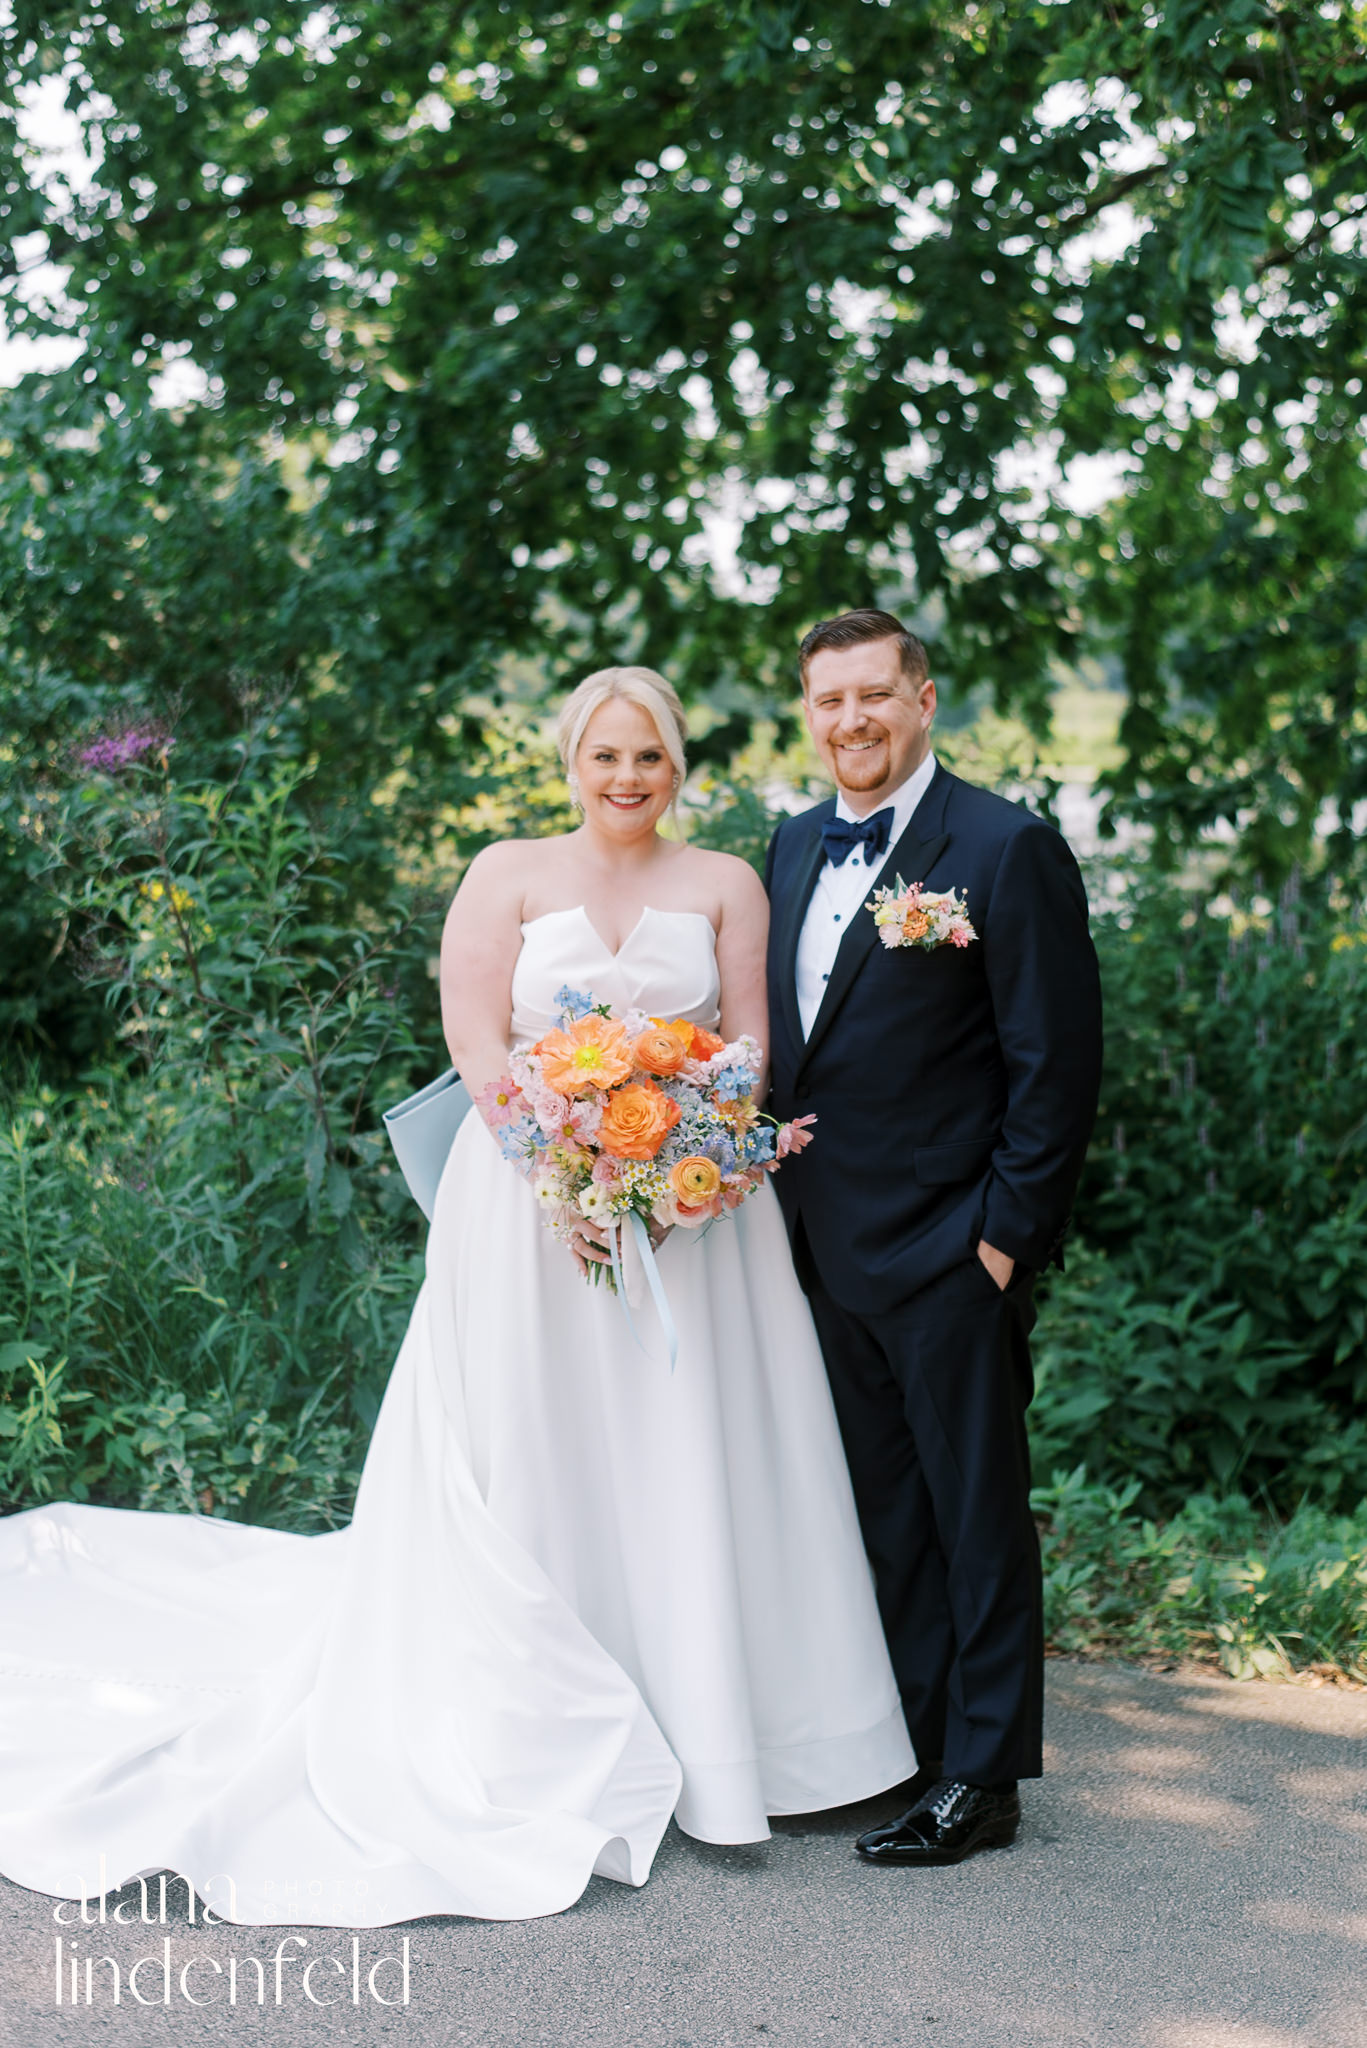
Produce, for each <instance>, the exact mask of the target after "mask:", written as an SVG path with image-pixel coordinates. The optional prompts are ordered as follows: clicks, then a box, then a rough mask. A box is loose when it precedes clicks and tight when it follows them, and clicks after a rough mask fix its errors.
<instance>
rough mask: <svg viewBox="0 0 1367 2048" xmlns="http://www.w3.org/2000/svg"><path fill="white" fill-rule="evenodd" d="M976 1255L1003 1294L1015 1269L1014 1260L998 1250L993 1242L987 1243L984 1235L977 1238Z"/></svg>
mask: <svg viewBox="0 0 1367 2048" xmlns="http://www.w3.org/2000/svg"><path fill="white" fill-rule="evenodd" d="M978 1257H979V1258H980V1259H981V1260H982V1262H983V1264H984V1265H985V1266H986V1268H987V1270H988V1272H989V1273H990V1274H991V1275H992V1278H993V1280H994V1281H995V1282H996V1284H997V1286H998V1288H999V1289H1000V1290H1001V1292H1002V1293H1003V1294H1005V1292H1006V1290H1007V1288H1008V1287H1009V1286H1010V1285H1011V1275H1012V1274H1013V1273H1014V1272H1015V1270H1016V1262H1015V1260H1014V1259H1013V1258H1010V1257H1008V1255H1007V1254H1006V1253H1005V1252H999V1251H998V1250H997V1247H996V1246H995V1245H994V1244H989V1243H988V1242H987V1239H986V1238H985V1237H980V1238H979V1239H978Z"/></svg>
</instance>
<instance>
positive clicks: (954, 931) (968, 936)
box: [949, 923, 974, 946]
mask: <svg viewBox="0 0 1367 2048" xmlns="http://www.w3.org/2000/svg"><path fill="white" fill-rule="evenodd" d="M973 938H974V933H973V928H972V926H971V925H966V924H958V923H955V924H952V925H951V926H950V927H949V943H950V945H951V946H971V945H972V944H973Z"/></svg>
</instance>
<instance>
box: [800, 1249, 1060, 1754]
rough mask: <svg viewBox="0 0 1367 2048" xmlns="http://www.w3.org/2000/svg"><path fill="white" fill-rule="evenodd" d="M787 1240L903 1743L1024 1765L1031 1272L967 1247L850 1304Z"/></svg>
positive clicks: (1031, 1547) (1031, 1721)
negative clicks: (922, 1280)
mask: <svg viewBox="0 0 1367 2048" xmlns="http://www.w3.org/2000/svg"><path fill="white" fill-rule="evenodd" d="M801 1237H802V1232H801V1229H800V1226H799V1239H801ZM795 1250H796V1253H797V1264H798V1270H799V1272H800V1273H801V1274H802V1277H803V1281H804V1284H805V1285H806V1287H807V1291H808V1297H809V1300H810V1302H811V1308H812V1315H813V1318H814V1320H815V1322H816V1327H817V1333H818V1336H819V1337H820V1340H821V1348H822V1351H823V1353H824V1354H825V1359H826V1369H827V1372H828V1373H829V1375H830V1382H831V1392H832V1394H833V1396H834V1399H835V1410H836V1414H837V1416H838V1417H839V1421H840V1430H841V1435H842V1437H843V1438H844V1443H845V1453H846V1456H847V1458H848V1460H849V1466H850V1474H851V1477H852V1479H853V1481H854V1497H855V1503H856V1506H857V1508H858V1510H859V1519H860V1524H861V1526H862V1529H863V1533H864V1542H865V1546H866V1548H867V1550H868V1554H869V1559H870V1562H871V1563H872V1566H873V1571H874V1579H875V1583H876V1586H877V1591H878V1604H879V1609H880V1611H881V1614H882V1617H883V1627H884V1629H885V1631H886V1633H887V1639H888V1648H889V1651H890V1653H891V1656H892V1666H893V1670H894V1672H895V1674H896V1677H897V1682H898V1685H899V1687H900V1688H901V1694H902V1703H903V1706H904V1708H905V1710H906V1717H907V1726H908V1729H909V1730H910V1733H911V1739H912V1741H913V1743H914V1744H915V1746H916V1753H917V1756H918V1758H919V1759H920V1760H921V1761H923V1762H924V1761H926V1760H933V1759H936V1758H941V1759H943V1763H944V1775H945V1776H946V1777H947V1778H964V1779H967V1780H968V1781H969V1782H970V1783H971V1784H980V1785H990V1784H996V1783H998V1782H999V1781H1001V1780H1003V1779H1010V1778H1037V1777H1039V1776H1040V1774H1041V1772H1042V1769H1043V1763H1042V1757H1041V1745H1042V1726H1043V1701H1044V1628H1043V1593H1042V1586H1041V1575H1040V1551H1039V1538H1038V1535H1037V1533H1036V1529H1035V1524H1034V1521H1033V1519H1032V1517H1031V1514H1030V1455H1029V1449H1028V1446H1027V1443H1026V1435H1025V1411H1026V1408H1027V1407H1028V1406H1029V1402H1030V1397H1031V1394H1032V1393H1033V1391H1034V1378H1033V1374H1032V1372H1031V1366H1030V1343H1029V1339H1030V1331H1031V1330H1032V1329H1033V1327H1034V1323H1035V1309H1034V1302H1033V1290H1034V1276H1033V1274H1031V1273H1030V1272H1028V1271H1027V1270H1025V1269H1023V1268H1020V1267H1018V1268H1017V1269H1016V1272H1015V1274H1014V1275H1013V1276H1012V1280H1011V1283H1010V1285H1009V1286H1008V1287H1007V1288H1006V1289H1005V1290H1004V1291H1003V1290H1001V1289H999V1288H998V1287H997V1284H996V1282H995V1281H994V1280H993V1278H992V1276H991V1274H990V1273H989V1272H988V1271H987V1269H986V1267H985V1266H984V1265H983V1264H982V1262H981V1260H979V1259H978V1258H977V1257H976V1256H975V1257H974V1258H973V1259H972V1260H971V1261H969V1262H967V1263H965V1264H963V1265H959V1266H955V1267H953V1268H951V1270H950V1271H949V1272H947V1273H944V1274H942V1275H941V1276H940V1277H939V1278H938V1279H936V1280H934V1281H932V1282H931V1283H930V1284H929V1285H928V1286H926V1287H925V1288H923V1289H922V1290H921V1291H920V1292H919V1293H917V1294H916V1295H914V1296H913V1297H912V1298H911V1299H910V1300H909V1301H908V1302H906V1303H905V1305H904V1306H903V1307H902V1308H900V1309H898V1310H897V1311H896V1312H895V1313H894V1314H891V1315H877V1316H874V1315H860V1314H857V1313H855V1312H853V1311H851V1310H850V1309H847V1308H845V1307H843V1306H842V1305H841V1304H840V1303H839V1302H837V1301H835V1300H834V1299H833V1298H832V1297H831V1296H830V1295H829V1294H828V1293H827V1292H826V1290H825V1288H824V1287H823V1286H822V1284H821V1279H820V1271H819V1267H818V1265H817V1263H816V1260H815V1258H814V1257H813V1256H812V1254H811V1251H810V1248H809V1247H808V1246H807V1245H806V1244H805V1243H802V1242H799V1244H798V1245H797V1246H796V1247H795Z"/></svg>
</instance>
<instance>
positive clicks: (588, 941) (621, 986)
mask: <svg viewBox="0 0 1367 2048" xmlns="http://www.w3.org/2000/svg"><path fill="white" fill-rule="evenodd" d="M565 987H569V988H572V989H577V990H578V991H579V992H580V994H582V995H590V994H591V995H592V997H593V999H594V1001H595V1002H597V1003H611V1005H612V1007H613V1009H614V1010H617V1011H619V1012H622V1011H626V1010H645V1011H646V1012H647V1014H648V1015H650V1016H652V1017H686V1018H687V1019H688V1020H689V1022H690V1023H691V1024H701V1025H703V1026H704V1027H705V1028H706V1029H707V1030H709V1031H710V1030H713V1029H715V1027H716V1024H717V1019H718V1016H719V1015H720V1004H721V982H720V980H719V978H718V975H717V949H716V934H715V932H714V931H713V929H712V921H711V919H710V918H708V917H705V916H704V915H703V913H702V912H701V911H700V910H655V909H652V908H651V906H650V905H649V904H647V906H646V908H645V909H644V910H643V911H642V912H641V915H640V917H639V918H638V920H637V922H636V925H635V927H634V929H633V930H631V931H630V932H628V933H627V936H626V938H625V939H623V941H622V943H621V945H620V946H619V947H618V949H617V951H616V952H615V953H613V952H610V951H609V950H608V948H607V946H605V945H604V943H603V941H602V939H601V938H600V937H599V936H598V932H597V930H596V928H595V926H594V924H593V921H592V919H591V918H590V917H589V914H588V912H587V911H586V910H585V909H584V907H583V905H582V904H578V905H576V907H575V908H574V909H573V910H549V911H547V912H546V914H545V916H544V917H534V918H532V919H531V920H530V921H529V922H528V923H527V924H524V925H523V927H522V951H521V952H520V953H519V954H518V956H517V965H516V967H515V968H514V969H513V1021H512V1035H513V1042H514V1043H515V1044H525V1043H526V1042H527V1041H529V1040H531V1039H535V1038H540V1037H541V1036H542V1034H543V1033H544V1032H546V1031H549V1030H550V1029H551V1027H552V1026H553V1025H554V1024H557V1023H558V1022H559V1020H560V1006H559V1004H558V1003H557V1002H556V1000H555V998H556V996H557V995H558V993H559V991H560V990H561V989H562V988H565Z"/></svg>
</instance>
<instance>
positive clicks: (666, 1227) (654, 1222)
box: [646, 1216, 674, 1251]
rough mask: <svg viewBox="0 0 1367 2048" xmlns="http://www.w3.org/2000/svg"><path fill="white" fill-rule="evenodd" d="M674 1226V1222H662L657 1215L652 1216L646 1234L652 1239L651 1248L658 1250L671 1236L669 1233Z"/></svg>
mask: <svg viewBox="0 0 1367 2048" xmlns="http://www.w3.org/2000/svg"><path fill="white" fill-rule="evenodd" d="M673 1228H674V1225H673V1224H672V1223H661V1222H660V1221H659V1219H658V1217H655V1216H652V1217H651V1218H650V1220H649V1222H648V1223H647V1224H646V1235H647V1236H648V1237H649V1239H650V1248H651V1250H652V1251H658V1250H659V1249H660V1246H661V1245H662V1244H663V1243H664V1241H665V1239H666V1238H667V1237H668V1236H669V1233H670V1231H671V1230H672V1229H673Z"/></svg>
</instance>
